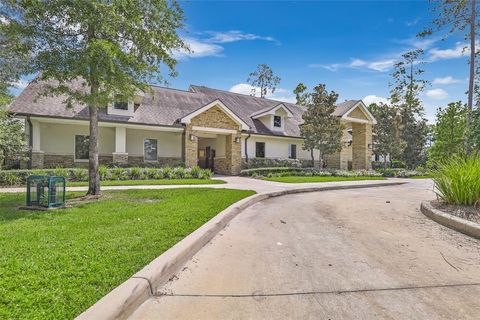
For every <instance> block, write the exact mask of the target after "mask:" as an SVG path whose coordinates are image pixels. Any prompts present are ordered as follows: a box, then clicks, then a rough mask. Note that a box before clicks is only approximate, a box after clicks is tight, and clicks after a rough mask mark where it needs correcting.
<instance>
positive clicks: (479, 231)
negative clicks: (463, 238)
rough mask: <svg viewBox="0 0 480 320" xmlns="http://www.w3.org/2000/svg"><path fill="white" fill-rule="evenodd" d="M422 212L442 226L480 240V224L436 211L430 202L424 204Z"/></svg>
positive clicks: (421, 206)
mask: <svg viewBox="0 0 480 320" xmlns="http://www.w3.org/2000/svg"><path fill="white" fill-rule="evenodd" d="M420 211H422V213H423V214H424V215H426V216H427V217H429V218H430V219H432V220H433V221H435V222H438V223H439V224H441V225H442V226H445V227H447V228H450V229H453V230H456V231H458V232H461V233H463V234H466V235H467V236H470V237H472V238H476V239H480V224H478V223H475V222H472V221H469V220H466V219H462V218H459V217H457V216H454V215H451V214H448V213H446V212H443V211H440V210H438V209H435V208H434V207H433V206H432V205H431V204H430V202H429V201H423V202H422V204H421V205H420Z"/></svg>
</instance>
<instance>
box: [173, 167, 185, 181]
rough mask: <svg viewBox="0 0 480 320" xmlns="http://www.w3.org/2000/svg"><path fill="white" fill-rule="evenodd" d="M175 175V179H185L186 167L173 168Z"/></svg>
mask: <svg viewBox="0 0 480 320" xmlns="http://www.w3.org/2000/svg"><path fill="white" fill-rule="evenodd" d="M173 177H174V179H183V178H185V168H183V167H176V168H175V169H173Z"/></svg>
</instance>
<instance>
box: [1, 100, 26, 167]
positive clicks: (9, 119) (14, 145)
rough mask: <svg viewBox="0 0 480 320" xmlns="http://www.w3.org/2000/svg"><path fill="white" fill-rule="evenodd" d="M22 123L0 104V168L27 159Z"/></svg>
mask: <svg viewBox="0 0 480 320" xmlns="http://www.w3.org/2000/svg"><path fill="white" fill-rule="evenodd" d="M28 150H29V147H28V145H27V142H26V139H25V130H24V125H23V123H22V122H21V121H20V120H19V119H17V118H15V117H14V116H12V115H10V114H9V113H8V112H7V110H6V109H4V108H2V106H1V105H0V169H1V168H2V167H4V166H5V167H9V166H11V165H13V164H15V163H16V162H19V161H22V160H27V159H28Z"/></svg>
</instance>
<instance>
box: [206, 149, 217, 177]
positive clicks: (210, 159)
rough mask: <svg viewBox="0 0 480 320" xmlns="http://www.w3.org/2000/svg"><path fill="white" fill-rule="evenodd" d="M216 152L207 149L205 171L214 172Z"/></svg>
mask: <svg viewBox="0 0 480 320" xmlns="http://www.w3.org/2000/svg"><path fill="white" fill-rule="evenodd" d="M214 159H215V150H213V149H212V148H210V147H206V148H205V169H210V170H211V171H212V172H213V169H214V167H215V163H214V162H215V160H214Z"/></svg>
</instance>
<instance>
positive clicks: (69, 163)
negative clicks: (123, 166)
mask: <svg viewBox="0 0 480 320" xmlns="http://www.w3.org/2000/svg"><path fill="white" fill-rule="evenodd" d="M98 161H99V163H100V164H109V163H112V161H113V157H112V155H99V156H98ZM32 167H34V168H42V167H39V166H34V165H33V163H32ZM43 167H44V168H55V167H64V168H74V167H88V161H82V162H75V161H74V158H73V155H58V154H48V153H46V154H44V158H43Z"/></svg>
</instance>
